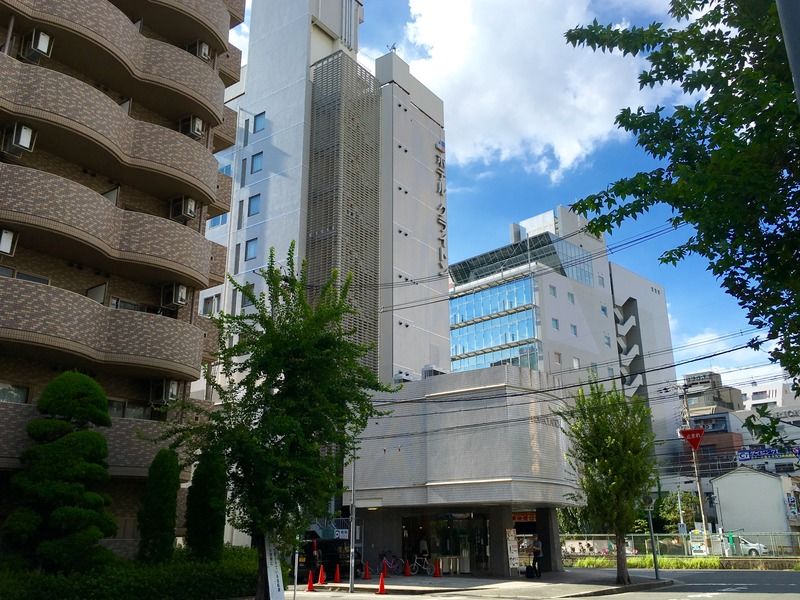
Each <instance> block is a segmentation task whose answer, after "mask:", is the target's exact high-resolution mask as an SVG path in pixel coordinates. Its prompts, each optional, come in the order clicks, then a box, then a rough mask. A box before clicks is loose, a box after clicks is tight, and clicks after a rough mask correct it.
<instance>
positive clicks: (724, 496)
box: [711, 468, 790, 532]
mask: <svg viewBox="0 0 800 600" xmlns="http://www.w3.org/2000/svg"><path fill="white" fill-rule="evenodd" d="M711 485H712V487H713V489H714V495H715V496H716V509H717V518H718V519H719V524H720V526H721V527H722V528H723V529H725V530H726V531H732V530H735V529H740V530H743V531H748V532H751V531H752V532H761V531H771V532H777V531H790V529H789V525H788V522H787V519H786V503H785V500H784V495H783V486H782V484H781V479H780V477H777V476H775V475H768V474H766V473H761V472H759V471H754V470H752V469H747V468H739V469H736V470H735V471H731V472H730V473H728V474H726V475H723V476H722V477H717V478H716V479H712V480H711Z"/></svg>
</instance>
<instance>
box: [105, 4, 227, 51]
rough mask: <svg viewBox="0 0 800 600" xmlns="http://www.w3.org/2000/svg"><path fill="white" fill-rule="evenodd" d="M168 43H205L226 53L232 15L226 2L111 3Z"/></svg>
mask: <svg viewBox="0 0 800 600" xmlns="http://www.w3.org/2000/svg"><path fill="white" fill-rule="evenodd" d="M111 1H112V2H113V3H114V4H116V5H117V6H119V7H120V8H121V9H122V10H123V11H125V13H127V14H128V15H135V17H136V18H141V19H143V20H144V22H145V23H146V24H147V26H148V27H150V28H152V29H154V30H155V31H157V32H158V33H159V34H161V35H163V36H164V37H165V38H167V39H169V40H204V41H206V42H208V43H209V44H211V46H212V47H213V48H214V50H216V51H217V52H224V51H225V48H226V46H227V42H228V31H229V30H230V27H231V15H230V13H229V12H228V7H227V6H226V4H225V2H224V0H111Z"/></svg>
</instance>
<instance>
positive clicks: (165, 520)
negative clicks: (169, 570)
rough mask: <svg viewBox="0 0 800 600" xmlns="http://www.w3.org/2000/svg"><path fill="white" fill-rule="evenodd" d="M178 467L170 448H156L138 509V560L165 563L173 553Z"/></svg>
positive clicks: (176, 458)
mask: <svg viewBox="0 0 800 600" xmlns="http://www.w3.org/2000/svg"><path fill="white" fill-rule="evenodd" d="M180 477H181V467H180V464H179V462H178V455H177V454H175V451H174V450H171V449H169V448H162V449H161V450H159V451H158V453H157V454H156V456H155V458H154V459H153V462H152V463H150V469H148V471H147V483H146V484H145V489H144V494H143V495H142V506H141V508H140V509H139V514H138V515H137V516H138V523H139V560H141V561H143V562H148V563H165V562H167V561H169V560H170V559H171V558H172V555H173V553H174V552H175V518H176V513H177V508H178V489H179V488H180V486H181V480H180Z"/></svg>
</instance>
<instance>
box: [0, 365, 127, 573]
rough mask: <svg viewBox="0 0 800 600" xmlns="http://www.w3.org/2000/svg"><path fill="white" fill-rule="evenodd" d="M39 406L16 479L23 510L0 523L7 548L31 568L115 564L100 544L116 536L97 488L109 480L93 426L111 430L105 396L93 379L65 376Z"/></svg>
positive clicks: (70, 569)
mask: <svg viewBox="0 0 800 600" xmlns="http://www.w3.org/2000/svg"><path fill="white" fill-rule="evenodd" d="M37 406H38V408H39V412H40V413H41V415H42V416H41V417H40V418H38V419H34V420H33V421H31V422H30V423H28V426H27V432H28V435H29V436H30V437H31V438H32V439H33V440H34V442H35V443H34V445H33V446H31V448H29V449H28V450H26V451H25V452H24V453H23V455H22V458H21V462H22V467H23V468H22V471H21V472H19V473H17V474H16V475H14V476H13V477H12V479H11V481H12V485H13V487H14V490H15V491H16V493H17V499H18V507H17V508H16V509H15V510H13V511H12V512H11V514H10V515H9V516H8V518H7V519H6V521H5V523H4V524H3V534H4V537H5V539H6V542H7V544H5V545H6V546H7V547H9V548H11V549H13V551H15V552H16V553H18V555H19V557H20V558H22V559H23V560H24V561H25V562H27V563H28V565H29V566H32V567H40V568H42V569H44V570H46V571H51V572H54V571H63V572H67V573H69V572H74V571H85V570H88V569H90V568H92V567H96V566H98V565H101V564H104V563H106V562H108V561H110V560H111V558H112V555H111V552H110V551H109V550H107V549H105V548H102V547H101V546H100V545H99V544H98V542H99V541H100V540H101V539H102V538H104V537H108V536H111V535H114V533H115V532H116V525H115V523H114V520H113V519H112V517H111V515H110V514H109V512H108V510H107V507H108V505H109V504H110V501H109V499H108V498H107V497H106V496H104V495H102V494H100V493H99V492H98V491H97V489H98V486H99V485H100V484H102V483H103V482H104V481H106V480H107V479H108V465H107V464H106V462H105V459H106V457H107V456H108V447H107V445H106V439H105V437H104V436H103V434H102V433H100V432H99V431H97V430H95V429H89V428H90V427H91V426H92V425H96V426H102V427H109V426H110V425H111V418H110V417H109V415H108V399H107V398H106V394H105V392H104V391H103V388H102V387H100V385H99V384H98V383H97V382H96V381H94V380H93V379H92V378H91V377H89V376H87V375H83V374H81V373H77V372H67V373H62V374H61V375H59V376H58V377H56V378H55V379H53V381H51V382H50V383H49V384H48V385H47V387H46V388H45V389H44V391H43V392H42V395H41V397H40V398H39V401H38V403H37Z"/></svg>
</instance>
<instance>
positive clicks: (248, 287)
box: [242, 283, 255, 308]
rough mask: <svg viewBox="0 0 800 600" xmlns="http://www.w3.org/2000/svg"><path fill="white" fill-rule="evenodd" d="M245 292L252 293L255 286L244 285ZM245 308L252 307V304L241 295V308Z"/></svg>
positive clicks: (250, 284)
mask: <svg viewBox="0 0 800 600" xmlns="http://www.w3.org/2000/svg"><path fill="white" fill-rule="evenodd" d="M244 287H245V289H246V290H248V291H250V292H252V291H253V290H254V289H255V285H254V284H252V283H246V284H244ZM245 306H253V302H252V301H251V300H250V298H248V297H247V296H246V295H245V294H242V308H244V307H245Z"/></svg>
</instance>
